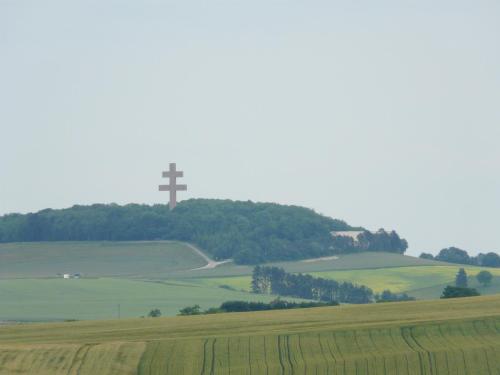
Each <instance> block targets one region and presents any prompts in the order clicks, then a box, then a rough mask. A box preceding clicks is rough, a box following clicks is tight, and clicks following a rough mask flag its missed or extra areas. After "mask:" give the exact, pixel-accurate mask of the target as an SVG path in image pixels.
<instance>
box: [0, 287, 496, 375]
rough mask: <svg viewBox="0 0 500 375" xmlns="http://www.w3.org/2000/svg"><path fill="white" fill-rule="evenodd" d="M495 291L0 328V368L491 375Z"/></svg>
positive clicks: (148, 374)
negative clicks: (383, 301) (358, 303)
mask: <svg viewBox="0 0 500 375" xmlns="http://www.w3.org/2000/svg"><path fill="white" fill-rule="evenodd" d="M499 332H500V296H492V297H475V298H464V299H454V300H440V301H432V302H431V301H419V302H404V303H388V304H376V305H363V306H340V307H327V308H316V309H300V310H285V311H273V312H257V313H234V314H217V315H206V316H195V317H175V318H157V319H151V318H150V319H133V320H113V321H86V322H71V323H56V324H35V325H31V324H29V325H15V326H5V327H1V328H0V374H36V375H44V374H50V375H58V374H80V375H85V374H91V375H93V374H102V375H106V374H120V375H123V374H131V375H132V374H141V375H152V374H155V375H156V374H342V375H350V374H353V375H354V374H356V375H361V374H376V375H378V374H380V375H392V374H394V375H406V374H408V375H417V374H434V375H439V374H459V375H462V374H464V375H465V374H468V375H482V374H498V373H500V334H499Z"/></svg>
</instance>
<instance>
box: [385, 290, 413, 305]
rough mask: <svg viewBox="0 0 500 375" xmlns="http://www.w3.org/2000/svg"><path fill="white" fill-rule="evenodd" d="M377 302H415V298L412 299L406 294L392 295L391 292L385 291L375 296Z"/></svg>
mask: <svg viewBox="0 0 500 375" xmlns="http://www.w3.org/2000/svg"><path fill="white" fill-rule="evenodd" d="M375 301H376V302H377V303H380V302H402V301H415V297H411V296H409V295H408V294H406V293H392V292H391V291H390V290H384V291H383V292H382V293H380V294H375Z"/></svg>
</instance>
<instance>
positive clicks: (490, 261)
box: [420, 247, 500, 268]
mask: <svg viewBox="0 0 500 375" xmlns="http://www.w3.org/2000/svg"><path fill="white" fill-rule="evenodd" d="M420 258H422V259H433V260H439V261H442V262H448V263H457V264H470V265H473V266H481V267H497V268H498V267H500V256H499V255H498V254H496V253H493V252H489V253H486V254H483V253H479V254H478V255H477V256H470V255H469V253H467V251H465V250H462V249H459V248H457V247H449V248H446V249H443V250H441V251H440V252H439V254H438V255H436V256H433V255H432V254H429V253H422V254H420Z"/></svg>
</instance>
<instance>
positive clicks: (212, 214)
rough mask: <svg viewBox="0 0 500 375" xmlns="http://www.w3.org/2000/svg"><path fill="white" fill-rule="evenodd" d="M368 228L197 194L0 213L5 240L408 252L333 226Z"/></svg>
mask: <svg viewBox="0 0 500 375" xmlns="http://www.w3.org/2000/svg"><path fill="white" fill-rule="evenodd" d="M349 230H363V229H362V228H354V227H351V226H349V225H348V224H346V223H345V222H343V221H341V220H336V219H332V218H329V217H326V216H323V215H320V214H318V213H316V212H314V211H313V210H310V209H307V208H303V207H297V206H283V205H278V204H271V203H253V202H234V201H229V200H209V199H192V200H187V201H184V202H181V203H180V204H179V205H178V206H177V208H176V209H175V210H173V211H170V210H169V209H168V208H167V206H165V205H153V206H148V205H139V204H128V205H125V206H119V205H116V204H107V205H105V204H94V205H91V206H73V207H71V208H68V209H62V210H53V209H46V210H42V211H39V212H37V213H30V214H24V215H23V214H9V215H5V216H2V217H0V242H23V241H130V240H178V241H188V242H192V243H194V244H196V245H198V246H200V247H201V248H203V249H204V250H205V251H207V252H208V253H209V254H210V255H211V256H212V257H214V258H215V259H216V260H221V259H227V258H233V259H234V260H235V262H236V263H243V264H258V263H264V262H269V261H278V260H295V259H304V258H314V257H321V256H328V255H332V254H339V253H349V252H353V251H361V250H367V251H375V250H376V251H392V252H403V251H404V249H406V246H407V245H406V241H405V240H402V239H399V236H397V234H395V233H394V232H391V233H387V232H384V231H379V232H377V233H369V232H363V233H362V234H361V235H360V238H361V240H360V241H359V244H358V245H356V244H354V245H353V244H343V243H342V241H339V240H338V239H335V238H334V237H333V236H332V234H331V232H332V231H349Z"/></svg>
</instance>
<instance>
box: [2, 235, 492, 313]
mask: <svg viewBox="0 0 500 375" xmlns="http://www.w3.org/2000/svg"><path fill="white" fill-rule="evenodd" d="M205 264H206V261H205V259H203V257H201V256H200V255H199V254H198V253H196V252H195V251H194V250H193V249H192V248H191V247H189V246H188V245H186V244H183V243H178V242H168V241H150V242H43V243H15V244H0V299H1V301H2V302H1V303H0V321H1V320H16V321H47V320H67V319H111V318H115V317H117V316H118V314H119V313H120V314H121V316H122V317H139V316H142V315H145V314H147V313H148V312H149V311H150V310H151V309H153V308H159V309H160V310H161V311H162V313H163V314H164V315H175V314H176V313H177V312H178V310H179V309H180V308H182V307H185V306H188V305H194V304H199V305H200V306H201V307H202V308H208V307H215V306H218V305H220V303H221V302H223V301H226V300H236V299H237V300H247V301H255V300H261V301H269V300H270V299H272V298H274V297H272V296H263V295H255V294H251V293H249V290H250V275H251V272H252V267H250V266H240V265H235V264H232V263H227V264H223V265H220V266H219V267H216V268H213V269H204V270H195V269H196V268H199V267H202V266H204V265H205ZM274 265H277V266H280V267H283V268H285V269H286V270H287V271H288V272H304V273H312V274H314V275H316V276H321V277H326V278H334V279H338V280H345V281H351V282H354V283H358V284H365V285H367V286H369V287H371V288H372V289H374V290H375V291H381V290H383V289H387V288H388V289H391V290H392V291H394V292H402V291H406V292H408V293H409V294H410V295H413V296H415V297H417V298H420V299H429V298H438V297H439V295H440V294H441V291H442V289H443V288H444V287H445V286H446V285H447V284H448V283H451V282H453V279H454V275H455V273H456V272H457V270H458V268H459V267H460V266H459V265H449V264H446V263H439V262H434V261H429V260H423V259H418V258H414V257H409V256H402V255H398V254H388V253H360V254H351V255H341V256H339V257H338V259H327V260H316V261H295V262H282V263H275V264H274ZM466 269H467V272H468V273H469V275H470V276H473V275H475V274H476V273H477V272H478V271H479V268H478V267H466ZM490 272H492V273H494V274H495V275H496V277H495V278H494V281H493V283H492V285H491V286H489V287H486V288H484V287H481V286H479V285H477V283H476V282H475V280H474V279H473V277H471V281H470V283H471V285H472V286H474V287H478V289H479V290H480V292H481V293H482V294H494V293H499V292H500V269H490ZM62 273H81V274H82V275H83V278H81V279H71V280H64V279H62V277H61V275H60V274H62ZM58 274H59V275H58Z"/></svg>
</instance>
